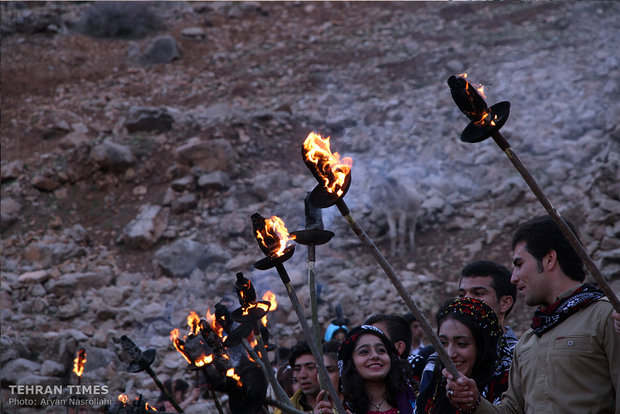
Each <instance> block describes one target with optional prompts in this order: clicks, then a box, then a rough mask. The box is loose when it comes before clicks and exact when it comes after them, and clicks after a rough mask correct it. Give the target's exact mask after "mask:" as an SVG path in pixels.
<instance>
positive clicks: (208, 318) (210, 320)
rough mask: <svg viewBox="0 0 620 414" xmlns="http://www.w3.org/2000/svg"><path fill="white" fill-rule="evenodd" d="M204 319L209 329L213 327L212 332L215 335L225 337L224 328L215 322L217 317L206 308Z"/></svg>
mask: <svg viewBox="0 0 620 414" xmlns="http://www.w3.org/2000/svg"><path fill="white" fill-rule="evenodd" d="M205 320H206V321H207V323H208V324H209V325H211V329H213V332H215V333H216V334H217V336H219V337H220V338H222V339H226V338H227V335H224V328H222V327H221V326H220V324H219V323H218V322H217V319H215V314H213V313H211V311H210V310H209V309H207V314H206V316H205Z"/></svg>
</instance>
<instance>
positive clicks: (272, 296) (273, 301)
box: [261, 290, 278, 326]
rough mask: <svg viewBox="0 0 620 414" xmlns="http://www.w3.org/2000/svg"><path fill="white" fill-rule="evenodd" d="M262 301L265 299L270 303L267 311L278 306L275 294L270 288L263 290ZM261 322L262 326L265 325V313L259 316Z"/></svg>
mask: <svg viewBox="0 0 620 414" xmlns="http://www.w3.org/2000/svg"><path fill="white" fill-rule="evenodd" d="M263 301H267V302H269V303H270V306H269V311H274V310H276V309H277V308H278V301H277V300H276V294H275V293H273V292H272V291H270V290H268V291H267V292H265V294H264V295H263ZM261 322H262V323H263V326H267V315H265V316H263V317H262V318H261Z"/></svg>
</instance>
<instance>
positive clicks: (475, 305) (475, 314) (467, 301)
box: [437, 298, 504, 337]
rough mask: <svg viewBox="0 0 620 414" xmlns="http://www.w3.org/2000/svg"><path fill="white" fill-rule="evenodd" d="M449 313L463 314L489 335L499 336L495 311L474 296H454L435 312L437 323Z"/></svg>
mask: <svg viewBox="0 0 620 414" xmlns="http://www.w3.org/2000/svg"><path fill="white" fill-rule="evenodd" d="M451 313H456V314H459V315H463V316H465V317H466V318H467V319H469V320H470V321H471V322H473V323H474V324H475V325H477V326H478V327H480V328H481V329H482V330H483V331H485V332H488V334H489V335H491V336H493V337H495V336H501V335H502V334H503V332H504V331H503V330H502V327H501V326H500V325H499V319H498V318H497V315H496V314H495V311H494V310H493V309H491V308H490V307H489V305H487V304H486V303H484V302H482V301H481V300H478V299H474V298H456V299H453V300H452V301H450V303H448V304H447V305H445V306H444V307H443V308H442V309H441V310H440V311H439V313H438V314H437V322H438V323H437V324H438V325H439V321H440V320H442V319H444V318H445V317H446V316H448V315H449V314H451Z"/></svg>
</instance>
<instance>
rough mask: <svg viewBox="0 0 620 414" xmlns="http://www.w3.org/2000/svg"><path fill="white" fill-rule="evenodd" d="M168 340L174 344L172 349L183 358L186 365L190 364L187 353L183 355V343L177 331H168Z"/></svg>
mask: <svg viewBox="0 0 620 414" xmlns="http://www.w3.org/2000/svg"><path fill="white" fill-rule="evenodd" d="M170 340H171V341H172V343H173V344H174V347H175V348H176V349H177V351H179V353H180V354H181V355H183V358H185V360H186V361H187V363H188V364H191V363H192V360H191V359H190V358H189V356H187V353H185V344H184V343H183V341H182V340H180V339H179V330H178V329H176V328H175V329H173V330H171V331H170Z"/></svg>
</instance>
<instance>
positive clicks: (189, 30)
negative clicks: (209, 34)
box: [181, 27, 206, 39]
mask: <svg viewBox="0 0 620 414" xmlns="http://www.w3.org/2000/svg"><path fill="white" fill-rule="evenodd" d="M181 36H184V37H190V38H194V39H204V38H205V37H206V33H205V31H204V30H203V29H202V28H201V27H186V28H185V29H183V30H181Z"/></svg>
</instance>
